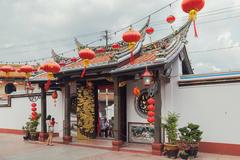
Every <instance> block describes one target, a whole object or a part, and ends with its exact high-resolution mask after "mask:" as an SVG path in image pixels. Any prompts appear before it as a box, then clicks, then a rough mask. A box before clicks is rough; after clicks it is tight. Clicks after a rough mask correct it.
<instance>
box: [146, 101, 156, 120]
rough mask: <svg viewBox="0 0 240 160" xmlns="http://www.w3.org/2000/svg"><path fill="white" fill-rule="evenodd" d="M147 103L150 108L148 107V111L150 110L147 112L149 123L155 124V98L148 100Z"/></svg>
mask: <svg viewBox="0 0 240 160" xmlns="http://www.w3.org/2000/svg"><path fill="white" fill-rule="evenodd" d="M147 103H148V107H147V109H148V112H147V115H148V118H147V121H148V122H149V123H154V122H155V118H154V115H155V112H154V111H155V106H154V105H155V100H154V98H152V97H151V98H149V99H148V100H147Z"/></svg>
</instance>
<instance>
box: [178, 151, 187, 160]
mask: <svg viewBox="0 0 240 160" xmlns="http://www.w3.org/2000/svg"><path fill="white" fill-rule="evenodd" d="M179 157H180V158H181V159H182V160H188V157H189V154H188V153H185V154H184V153H180V154H179Z"/></svg>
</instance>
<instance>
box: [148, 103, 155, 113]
mask: <svg viewBox="0 0 240 160" xmlns="http://www.w3.org/2000/svg"><path fill="white" fill-rule="evenodd" d="M147 109H148V111H154V110H155V106H154V105H152V104H150V105H148V107H147Z"/></svg>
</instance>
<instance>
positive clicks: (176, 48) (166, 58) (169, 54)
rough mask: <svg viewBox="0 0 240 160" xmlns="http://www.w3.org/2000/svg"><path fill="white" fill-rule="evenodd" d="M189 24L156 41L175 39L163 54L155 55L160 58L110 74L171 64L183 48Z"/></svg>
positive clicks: (116, 70) (122, 68)
mask: <svg viewBox="0 0 240 160" xmlns="http://www.w3.org/2000/svg"><path fill="white" fill-rule="evenodd" d="M190 24H191V22H187V23H186V24H185V25H184V26H182V27H181V28H180V29H179V30H178V31H176V32H175V33H173V34H171V35H168V36H167V37H165V38H163V39H161V40H159V41H157V42H161V41H164V40H166V39H170V38H174V39H175V40H173V41H172V43H171V44H170V46H168V47H167V48H166V49H165V50H163V51H164V54H161V53H160V52H159V53H157V55H158V54H160V55H161V56H158V58H157V59H156V60H155V61H151V62H146V63H141V64H137V65H132V66H130V67H129V66H128V67H125V66H123V67H121V68H117V69H115V70H112V71H111V73H112V74H119V73H123V72H129V71H132V70H136V69H140V68H145V67H146V66H147V67H155V66H160V65H164V64H168V63H171V62H172V61H174V59H175V58H177V57H178V56H179V54H180V53H181V52H182V51H183V49H184V48H185V43H186V36H187V33H188V30H189V27H190Z"/></svg>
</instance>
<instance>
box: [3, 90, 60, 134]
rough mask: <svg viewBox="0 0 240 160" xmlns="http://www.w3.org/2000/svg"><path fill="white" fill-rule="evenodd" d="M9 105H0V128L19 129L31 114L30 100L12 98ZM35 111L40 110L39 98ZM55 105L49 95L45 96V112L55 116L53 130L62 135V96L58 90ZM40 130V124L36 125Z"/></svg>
mask: <svg viewBox="0 0 240 160" xmlns="http://www.w3.org/2000/svg"><path fill="white" fill-rule="evenodd" d="M11 100H12V101H11V107H0V128H4V129H16V130H21V129H22V126H23V125H25V123H26V122H27V121H28V117H29V116H30V115H31V102H30V101H29V99H28V98H27V97H22V98H12V99H11ZM36 103H37V112H38V113H40V112H41V99H39V100H38V101H37V102H36ZM56 104H57V105H56V107H55V106H54V104H53V100H52V98H51V96H47V114H50V115H52V116H53V117H55V119H56V121H57V122H58V124H56V128H55V131H56V132H59V133H60V136H62V129H63V117H64V116H63V98H62V94H61V92H58V99H57V103H56ZM40 121H41V120H40ZM38 130H39V131H40V125H39V127H38Z"/></svg>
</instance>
